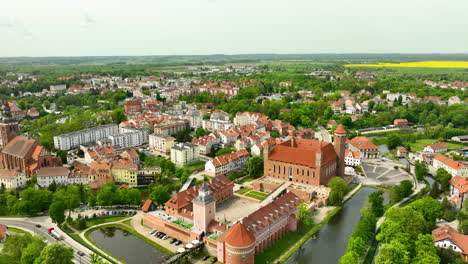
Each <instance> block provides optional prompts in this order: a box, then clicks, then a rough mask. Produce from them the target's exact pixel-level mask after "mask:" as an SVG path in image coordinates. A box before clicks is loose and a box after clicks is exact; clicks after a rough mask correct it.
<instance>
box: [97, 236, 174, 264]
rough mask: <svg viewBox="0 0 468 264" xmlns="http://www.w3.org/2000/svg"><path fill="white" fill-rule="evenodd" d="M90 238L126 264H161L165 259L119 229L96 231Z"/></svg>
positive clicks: (162, 255)
mask: <svg viewBox="0 0 468 264" xmlns="http://www.w3.org/2000/svg"><path fill="white" fill-rule="evenodd" d="M90 237H91V239H92V240H93V241H94V242H95V243H96V244H97V245H98V246H99V247H101V248H102V249H104V250H105V251H107V252H109V253H110V254H111V255H112V256H115V257H117V258H119V259H121V260H123V261H125V262H126V263H128V264H156V263H162V262H163V261H164V259H165V257H166V255H164V254H163V253H162V252H160V251H158V250H157V249H155V248H154V247H152V246H151V245H149V244H148V243H146V242H145V241H143V240H141V239H139V238H137V237H135V236H134V235H132V234H130V233H128V232H127V231H124V230H122V229H119V228H115V227H106V228H102V229H98V230H96V231H94V232H92V233H91V234H90Z"/></svg>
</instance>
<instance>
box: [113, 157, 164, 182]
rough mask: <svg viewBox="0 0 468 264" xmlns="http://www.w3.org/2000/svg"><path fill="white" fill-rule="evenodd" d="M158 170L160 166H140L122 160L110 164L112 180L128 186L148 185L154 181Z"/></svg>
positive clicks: (159, 170)
mask: <svg viewBox="0 0 468 264" xmlns="http://www.w3.org/2000/svg"><path fill="white" fill-rule="evenodd" d="M160 172H161V168H160V167H140V166H139V165H138V164H130V163H122V162H116V163H115V164H113V165H112V166H111V175H112V177H113V178H114V181H116V182H119V183H126V184H128V185H130V186H137V185H138V186H141V185H148V184H150V183H152V182H154V177H155V176H156V174H157V173H160Z"/></svg>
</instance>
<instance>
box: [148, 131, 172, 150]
mask: <svg viewBox="0 0 468 264" xmlns="http://www.w3.org/2000/svg"><path fill="white" fill-rule="evenodd" d="M174 144H175V138H173V137H171V136H162V135H156V134H151V135H149V147H150V149H152V150H154V151H156V152H158V153H162V154H168V153H170V152H171V148H172V146H174Z"/></svg>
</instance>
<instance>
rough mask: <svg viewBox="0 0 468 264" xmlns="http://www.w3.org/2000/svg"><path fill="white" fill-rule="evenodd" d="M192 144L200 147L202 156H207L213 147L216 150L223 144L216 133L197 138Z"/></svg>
mask: <svg viewBox="0 0 468 264" xmlns="http://www.w3.org/2000/svg"><path fill="white" fill-rule="evenodd" d="M192 143H193V144H197V145H198V146H199V147H200V154H203V155H207V154H209V153H210V151H211V147H212V146H215V148H216V147H217V146H218V145H219V144H220V143H221V136H220V135H219V133H217V132H215V133H211V134H209V135H206V136H203V137H199V138H196V139H194V140H193V141H192Z"/></svg>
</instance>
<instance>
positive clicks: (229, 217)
mask: <svg viewBox="0 0 468 264" xmlns="http://www.w3.org/2000/svg"><path fill="white" fill-rule="evenodd" d="M258 208H260V203H255V202H251V201H248V200H246V199H242V198H239V197H237V196H233V197H231V198H229V199H227V200H225V201H223V202H221V203H220V204H218V205H216V220H218V221H219V222H221V223H225V222H233V221H236V220H239V219H241V218H243V217H245V216H248V215H249V214H251V213H253V212H255V211H256V210H258Z"/></svg>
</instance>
